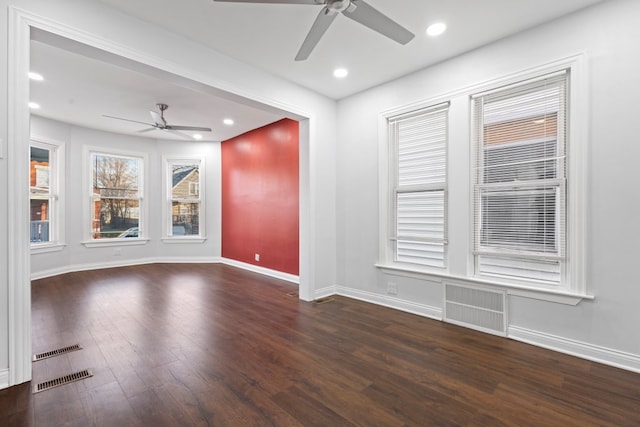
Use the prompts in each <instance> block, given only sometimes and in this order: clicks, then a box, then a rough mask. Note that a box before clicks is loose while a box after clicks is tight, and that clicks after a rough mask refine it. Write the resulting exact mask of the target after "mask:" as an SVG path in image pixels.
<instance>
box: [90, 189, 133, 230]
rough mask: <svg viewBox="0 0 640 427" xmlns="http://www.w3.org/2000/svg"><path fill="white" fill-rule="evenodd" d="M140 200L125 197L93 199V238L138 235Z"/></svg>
mask: <svg viewBox="0 0 640 427" xmlns="http://www.w3.org/2000/svg"><path fill="white" fill-rule="evenodd" d="M139 221H140V202H139V201H138V200H127V199H94V200H93V230H92V237H93V238H94V239H111V238H115V237H138V230H139V228H138V227H139Z"/></svg>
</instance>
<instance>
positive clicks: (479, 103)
mask: <svg viewBox="0 0 640 427" xmlns="http://www.w3.org/2000/svg"><path fill="white" fill-rule="evenodd" d="M567 79H568V75H567V73H565V72H561V73H555V74H553V75H550V76H546V77H543V78H539V79H535V80H532V81H529V82H525V83H523V84H518V85H513V86H509V87H506V88H503V89H498V90H494V91H491V92H489V93H485V94H480V95H477V96H475V97H474V99H473V114H474V138H473V140H474V157H475V160H474V166H475V170H474V172H473V176H474V190H473V195H474V200H473V222H474V235H473V250H474V253H475V254H476V256H477V260H476V261H477V262H476V266H477V271H478V272H479V273H480V274H489V275H498V276H504V277H510V278H516V279H524V280H535V281H542V282H546V283H553V284H557V283H559V282H560V279H561V270H562V268H561V267H562V262H563V260H564V257H565V249H566V248H565V247H566V244H565V242H566V226H565V216H566V215H565V213H566V212H565V211H566V113H567Z"/></svg>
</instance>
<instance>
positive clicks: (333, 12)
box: [213, 0, 415, 61]
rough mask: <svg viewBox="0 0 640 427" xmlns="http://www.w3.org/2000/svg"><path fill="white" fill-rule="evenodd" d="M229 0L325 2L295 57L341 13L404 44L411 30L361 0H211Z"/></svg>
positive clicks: (300, 58)
mask: <svg viewBox="0 0 640 427" xmlns="http://www.w3.org/2000/svg"><path fill="white" fill-rule="evenodd" d="M213 1H221V2H229V3H279V4H308V5H316V6H317V5H324V7H323V8H322V10H321V11H320V13H319V14H318V16H317V17H316V20H315V22H314V23H313V25H312V26H311V29H310V30H309V33H308V34H307V37H306V38H305V39H304V42H302V46H301V47H300V50H299V51H298V54H297V55H296V58H295V60H296V61H304V60H305V59H307V58H308V57H309V55H310V54H311V51H312V50H313V48H314V47H316V45H317V44H318V42H319V41H320V38H321V37H322V36H323V35H324V33H325V32H326V31H327V29H328V28H329V26H330V25H331V23H332V22H333V20H334V19H335V18H336V16H338V14H339V13H342V14H343V15H344V16H346V17H347V18H349V19H352V20H354V21H356V22H359V23H360V24H362V25H364V26H365V27H368V28H371V29H372V30H374V31H376V32H378V33H380V34H382V35H384V36H386V37H389V38H390V39H392V40H395V41H396V42H398V43H400V44H403V45H404V44H407V43H409V42H410V41H411V39H413V38H414V37H415V36H414V34H413V33H412V32H411V31H409V30H407V29H406V28H404V27H403V26H402V25H400V24H398V23H397V22H395V21H394V20H392V19H391V18H389V17H388V16H386V15H384V14H383V13H381V12H379V11H378V10H377V9H375V8H373V7H372V6H370V5H369V4H368V3H365V2H364V0H213Z"/></svg>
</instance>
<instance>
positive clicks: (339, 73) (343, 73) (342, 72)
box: [333, 68, 349, 79]
mask: <svg viewBox="0 0 640 427" xmlns="http://www.w3.org/2000/svg"><path fill="white" fill-rule="evenodd" d="M348 75H349V70H347V69H346V68H336V69H335V70H333V76H334V77H337V78H339V79H343V78H345V77H347V76H348Z"/></svg>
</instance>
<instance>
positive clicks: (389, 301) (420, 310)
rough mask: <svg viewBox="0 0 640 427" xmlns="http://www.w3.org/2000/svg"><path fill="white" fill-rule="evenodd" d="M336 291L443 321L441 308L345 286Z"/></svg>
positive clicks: (346, 295) (336, 288)
mask: <svg viewBox="0 0 640 427" xmlns="http://www.w3.org/2000/svg"><path fill="white" fill-rule="evenodd" d="M335 290H336V292H335V293H337V294H338V295H342V296H345V297H349V298H353V299H357V300H361V301H365V302H370V303H372V304H377V305H381V306H384V307H389V308H394V309H396V310H400V311H406V312H407V313H412V314H417V315H418V316H424V317H428V318H430V319H435V320H442V309H441V308H439V307H433V306H430V305H426V304H420V303H416V302H412V301H407V300H403V299H400V298H396V297H391V296H388V295H380V294H376V293H373V292H367V291H361V290H358V289H353V288H347V287H345V286H336V287H335Z"/></svg>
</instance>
